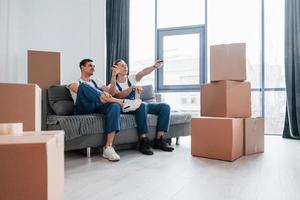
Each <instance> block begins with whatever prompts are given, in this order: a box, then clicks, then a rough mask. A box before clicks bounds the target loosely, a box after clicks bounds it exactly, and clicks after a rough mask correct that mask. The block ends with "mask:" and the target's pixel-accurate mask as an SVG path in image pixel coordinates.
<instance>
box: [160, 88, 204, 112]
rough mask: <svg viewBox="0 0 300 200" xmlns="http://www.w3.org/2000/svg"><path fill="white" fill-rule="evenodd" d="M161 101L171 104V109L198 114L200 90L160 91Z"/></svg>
mask: <svg viewBox="0 0 300 200" xmlns="http://www.w3.org/2000/svg"><path fill="white" fill-rule="evenodd" d="M162 101H163V102H166V103H168V104H169V105H170V106H171V110H172V111H186V112H190V113H191V114H193V115H195V116H197V115H200V92H174V93H162Z"/></svg>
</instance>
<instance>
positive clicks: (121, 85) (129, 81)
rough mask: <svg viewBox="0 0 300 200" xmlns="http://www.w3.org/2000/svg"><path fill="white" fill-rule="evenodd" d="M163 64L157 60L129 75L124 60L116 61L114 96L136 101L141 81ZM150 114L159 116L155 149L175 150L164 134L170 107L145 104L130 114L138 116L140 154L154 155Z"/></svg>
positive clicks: (160, 104) (113, 73)
mask: <svg viewBox="0 0 300 200" xmlns="http://www.w3.org/2000/svg"><path fill="white" fill-rule="evenodd" d="M162 62H163V61H162V60H157V61H156V62H155V64H154V65H152V66H150V67H146V68H144V69H143V70H141V71H140V72H138V73H137V74H130V75H128V67H127V64H126V63H125V62H124V60H122V59H119V60H117V61H115V63H114V65H113V68H112V84H111V90H112V94H114V96H115V97H116V98H124V99H135V97H136V95H137V94H140V93H141V91H142V88H141V87H140V86H138V83H139V81H140V80H141V79H142V78H143V77H144V76H147V75H148V74H150V73H151V72H153V71H154V70H156V69H158V68H160V67H161V64H162ZM113 89H114V90H113ZM148 113H149V114H154V115H157V116H158V119H157V134H156V138H155V140H154V145H153V148H154V149H160V150H163V151H168V152H171V151H173V150H174V148H172V147H169V146H168V144H167V143H166V142H165V141H164V140H163V136H164V134H165V133H166V132H168V130H169V121H170V106H169V105H168V104H166V103H145V102H143V103H142V104H141V105H140V107H139V108H138V109H137V110H135V111H132V112H130V114H135V116H136V122H137V126H138V127H137V130H138V134H139V144H140V145H139V150H140V152H141V153H143V154H146V155H152V154H153V151H152V150H151V147H150V142H149V139H148V136H147V134H148V132H149V129H148V121H147V114H148Z"/></svg>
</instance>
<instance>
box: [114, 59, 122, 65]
mask: <svg viewBox="0 0 300 200" xmlns="http://www.w3.org/2000/svg"><path fill="white" fill-rule="evenodd" d="M121 61H123V60H122V59H118V60H116V61H115V62H114V65H118V63H119V62H121Z"/></svg>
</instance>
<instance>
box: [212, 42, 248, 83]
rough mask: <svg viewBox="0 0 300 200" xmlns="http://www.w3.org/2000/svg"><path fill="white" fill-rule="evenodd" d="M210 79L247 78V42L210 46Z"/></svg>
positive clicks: (235, 79) (240, 79)
mask: <svg viewBox="0 0 300 200" xmlns="http://www.w3.org/2000/svg"><path fill="white" fill-rule="evenodd" d="M210 80H211V81H212V82H213V81H222V80H234V81H244V80H246V44H245V43H234V44H221V45H214V46H210Z"/></svg>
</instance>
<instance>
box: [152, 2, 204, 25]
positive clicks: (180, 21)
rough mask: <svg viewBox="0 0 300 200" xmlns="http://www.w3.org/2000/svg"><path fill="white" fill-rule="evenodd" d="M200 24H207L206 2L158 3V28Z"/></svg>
mask: <svg viewBox="0 0 300 200" xmlns="http://www.w3.org/2000/svg"><path fill="white" fill-rule="evenodd" d="M175 19H176V20H175ZM199 24H205V0H184V1H183V0H158V1H157V28H159V29H160V28H169V27H182V26H191V25H199Z"/></svg>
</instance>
